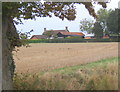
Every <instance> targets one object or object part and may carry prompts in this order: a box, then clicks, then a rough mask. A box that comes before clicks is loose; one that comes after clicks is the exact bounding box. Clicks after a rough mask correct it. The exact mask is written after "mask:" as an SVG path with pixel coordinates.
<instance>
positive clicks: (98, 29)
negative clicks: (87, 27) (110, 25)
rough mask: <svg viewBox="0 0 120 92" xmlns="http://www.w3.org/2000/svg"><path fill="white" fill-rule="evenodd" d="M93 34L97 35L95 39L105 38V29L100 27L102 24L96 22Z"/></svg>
mask: <svg viewBox="0 0 120 92" xmlns="http://www.w3.org/2000/svg"><path fill="white" fill-rule="evenodd" d="M93 33H94V34H95V38H102V37H103V29H102V26H101V25H100V22H98V21H97V22H95V24H94V27H93Z"/></svg>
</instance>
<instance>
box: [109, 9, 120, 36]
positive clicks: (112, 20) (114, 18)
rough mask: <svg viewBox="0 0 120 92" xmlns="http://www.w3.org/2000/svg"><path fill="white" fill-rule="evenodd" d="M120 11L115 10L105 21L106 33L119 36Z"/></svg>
mask: <svg viewBox="0 0 120 92" xmlns="http://www.w3.org/2000/svg"><path fill="white" fill-rule="evenodd" d="M119 20H120V9H115V10H114V11H112V12H111V13H110V15H109V16H108V19H107V26H108V31H109V33H110V34H116V35H120V23H119Z"/></svg>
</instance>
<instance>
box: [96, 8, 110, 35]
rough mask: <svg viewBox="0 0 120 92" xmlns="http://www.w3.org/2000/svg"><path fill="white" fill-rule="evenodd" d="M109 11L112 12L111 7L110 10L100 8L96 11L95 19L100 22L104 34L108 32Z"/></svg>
mask: <svg viewBox="0 0 120 92" xmlns="http://www.w3.org/2000/svg"><path fill="white" fill-rule="evenodd" d="M111 12H112V10H111V9H110V10H107V9H100V10H98V11H97V16H98V19H97V21H99V22H100V24H101V26H102V29H103V31H104V33H106V34H108V33H109V30H108V28H107V19H108V16H109V14H110V13H111Z"/></svg>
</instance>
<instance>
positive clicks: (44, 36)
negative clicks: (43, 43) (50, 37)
mask: <svg viewBox="0 0 120 92" xmlns="http://www.w3.org/2000/svg"><path fill="white" fill-rule="evenodd" d="M33 37H36V38H37V39H45V38H47V36H46V35H33V36H32V37H31V38H30V39H32V38H33Z"/></svg>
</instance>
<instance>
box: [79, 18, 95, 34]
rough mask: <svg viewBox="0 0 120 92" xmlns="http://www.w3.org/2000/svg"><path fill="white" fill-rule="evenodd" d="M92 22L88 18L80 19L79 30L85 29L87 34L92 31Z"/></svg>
mask: <svg viewBox="0 0 120 92" xmlns="http://www.w3.org/2000/svg"><path fill="white" fill-rule="evenodd" d="M93 25H94V22H93V21H92V20H88V19H86V18H85V19H83V20H82V21H80V30H81V31H86V32H87V33H88V34H90V33H93V32H92V28H93Z"/></svg>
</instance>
